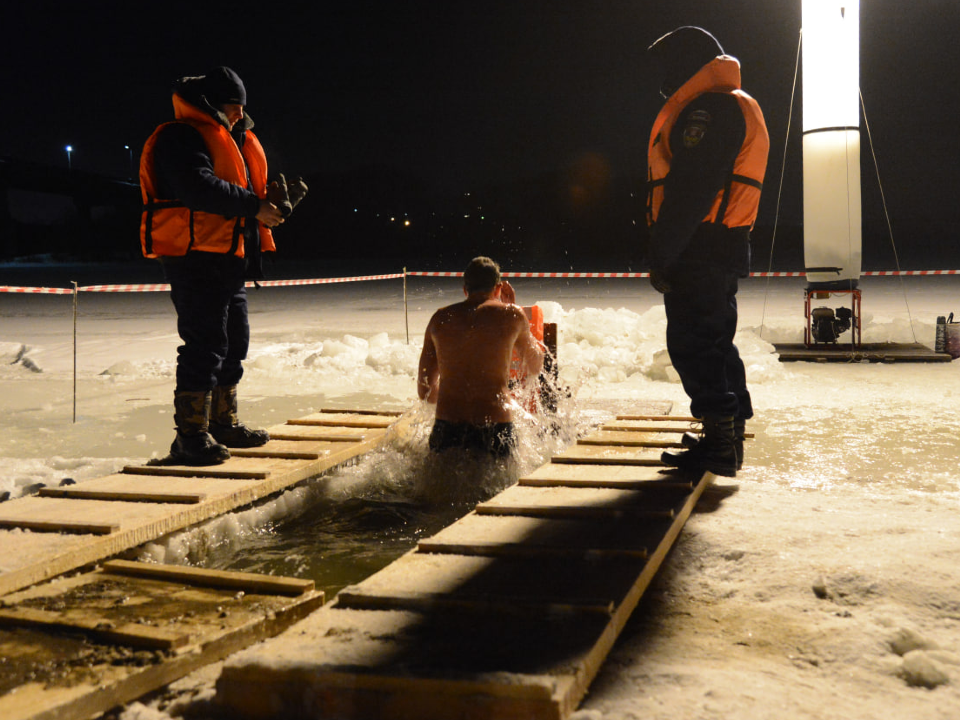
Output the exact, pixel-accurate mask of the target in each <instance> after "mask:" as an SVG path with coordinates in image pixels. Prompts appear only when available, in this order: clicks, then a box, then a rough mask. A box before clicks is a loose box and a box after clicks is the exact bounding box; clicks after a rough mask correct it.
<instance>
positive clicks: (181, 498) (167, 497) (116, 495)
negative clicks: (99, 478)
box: [37, 487, 207, 505]
mask: <svg viewBox="0 0 960 720" xmlns="http://www.w3.org/2000/svg"><path fill="white" fill-rule="evenodd" d="M37 494H38V495H40V497H60V498H76V499H79V500H123V501H125V502H152V503H177V504H184V505H191V504H196V503H199V502H203V501H204V500H205V499H206V497H207V496H206V495H204V494H203V493H190V494H186V495H184V494H179V493H170V492H166V493H165V492H138V491H135V490H96V489H93V488H85V487H63V488H40V492H39V493H37Z"/></svg>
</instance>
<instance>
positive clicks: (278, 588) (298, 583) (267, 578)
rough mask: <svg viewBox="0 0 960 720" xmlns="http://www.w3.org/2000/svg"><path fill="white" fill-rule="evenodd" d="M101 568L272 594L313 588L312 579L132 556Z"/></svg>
mask: <svg viewBox="0 0 960 720" xmlns="http://www.w3.org/2000/svg"><path fill="white" fill-rule="evenodd" d="M102 569H103V571H104V572H106V573H113V574H117V575H129V576H132V577H147V578H155V579H163V580H167V581H175V582H182V583H189V584H191V585H202V586H203V587H213V588H230V589H233V590H244V591H246V592H256V593H268V594H271V595H302V594H303V593H305V592H310V591H312V590H313V589H314V582H313V580H302V579H300V578H288V577H277V576H274V575H262V574H259V573H246V572H235V571H229V570H208V569H206V568H195V567H188V566H185V565H159V564H154V563H142V562H133V561H130V560H107V561H106V562H104V563H103V565H102Z"/></svg>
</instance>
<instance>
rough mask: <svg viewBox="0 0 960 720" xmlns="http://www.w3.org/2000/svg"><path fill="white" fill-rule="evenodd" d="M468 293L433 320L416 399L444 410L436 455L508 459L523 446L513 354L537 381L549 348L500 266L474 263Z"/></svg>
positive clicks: (436, 429) (483, 260)
mask: <svg viewBox="0 0 960 720" xmlns="http://www.w3.org/2000/svg"><path fill="white" fill-rule="evenodd" d="M463 292H464V295H466V299H465V300H463V301H461V302H458V303H456V304H454V305H450V306H448V307H444V308H441V309H440V310H438V311H437V312H435V313H434V314H433V317H432V318H430V322H429V323H428V325H427V330H426V334H425V337H424V341H423V351H422V352H421V354H420V364H419V372H418V376H417V394H418V395H419V397H420V399H421V400H426V401H427V402H430V403H435V404H436V406H437V408H436V420H435V421H434V426H433V430H432V431H431V434H430V449H431V450H433V451H434V452H440V451H442V450H446V449H450V448H464V449H472V450H477V451H480V452H484V453H488V454H490V455H492V456H494V457H506V456H508V455H509V454H510V453H511V452H512V451H513V449H514V448H515V446H516V436H515V434H514V428H513V416H512V413H511V411H510V406H511V402H512V400H511V397H510V387H509V386H510V369H511V363H512V359H513V352H514V350H516V352H517V356H518V357H519V361H520V366H521V367H520V370H521V372H522V373H525V374H526V376H527V377H537V376H538V375H539V373H540V370H541V369H542V367H543V350H542V348H541V347H540V344H539V343H538V342H537V340H536V339H535V338H534V337H533V334H532V333H531V332H530V325H529V321H528V320H527V317H526V315H525V314H524V312H523V310H522V309H521V308H520V307H518V306H517V305H516V304H515V301H516V293H515V292H514V289H513V287H512V286H511V285H510V283H509V282H507V281H506V280H502V279H501V276H500V268H499V266H498V265H497V264H496V263H495V262H494V261H493V260H491V259H490V258H488V257H477V258H474V259H473V260H471V261H470V264H469V265H468V266H467V269H466V271H465V272H464V273H463Z"/></svg>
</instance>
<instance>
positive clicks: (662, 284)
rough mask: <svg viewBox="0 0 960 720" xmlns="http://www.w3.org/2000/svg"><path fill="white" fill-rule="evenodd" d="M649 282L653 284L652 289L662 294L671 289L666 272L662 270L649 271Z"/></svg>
mask: <svg viewBox="0 0 960 720" xmlns="http://www.w3.org/2000/svg"><path fill="white" fill-rule="evenodd" d="M650 284H651V285H653V289H654V290H656V291H657V292H658V293H663V294H664V295H666V294H667V293H668V292H670V291H671V290H673V287H672V286H671V284H670V280H668V279H667V276H666V273H664V272H663V271H662V270H651V271H650Z"/></svg>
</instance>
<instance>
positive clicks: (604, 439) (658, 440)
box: [577, 430, 683, 448]
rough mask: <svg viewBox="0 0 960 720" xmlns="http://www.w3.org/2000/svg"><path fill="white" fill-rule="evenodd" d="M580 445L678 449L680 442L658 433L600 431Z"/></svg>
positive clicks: (579, 443) (580, 440) (584, 439)
mask: <svg viewBox="0 0 960 720" xmlns="http://www.w3.org/2000/svg"><path fill="white" fill-rule="evenodd" d="M577 444H578V445H612V446H618V447H648V448H678V447H683V446H682V445H681V444H680V441H679V440H677V439H674V438H673V437H672V436H667V438H666V439H665V438H664V437H663V436H658V434H657V433H648V432H634V431H607V430H598V431H597V432H594V433H591V434H590V435H588V436H587V437H583V438H580V439H579V440H577Z"/></svg>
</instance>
